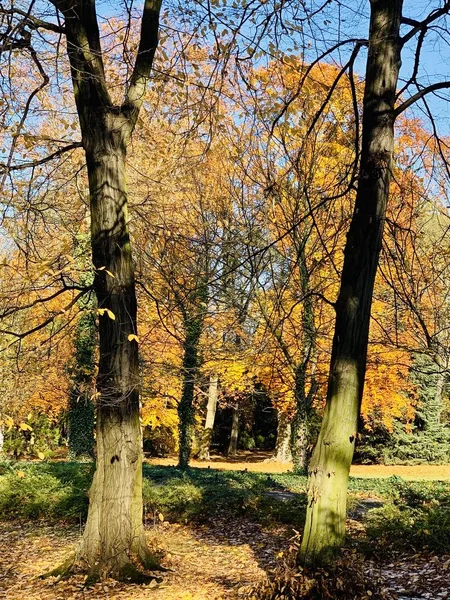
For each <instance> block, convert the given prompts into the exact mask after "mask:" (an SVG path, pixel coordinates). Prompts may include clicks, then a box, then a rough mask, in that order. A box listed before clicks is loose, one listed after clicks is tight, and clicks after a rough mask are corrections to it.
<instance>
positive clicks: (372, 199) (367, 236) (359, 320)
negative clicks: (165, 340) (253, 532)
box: [299, 0, 402, 563]
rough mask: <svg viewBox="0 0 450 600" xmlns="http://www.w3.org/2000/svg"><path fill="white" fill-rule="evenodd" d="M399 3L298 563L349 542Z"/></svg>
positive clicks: (387, 17)
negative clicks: (346, 538) (351, 473)
mask: <svg viewBox="0 0 450 600" xmlns="http://www.w3.org/2000/svg"><path fill="white" fill-rule="evenodd" d="M401 9H402V0H372V1H371V24H370V38H369V53H368V59H367V71H366V85H365V93H364V109H363V138H362V152H361V163H360V174H359V180H358V192H357V195H356V201H355V210H354V214H353V218H352V222H351V225H350V229H349V233H348V236H347V244H346V247H345V259H344V266H343V271H342V276H341V287H340V292H339V296H338V300H337V303H336V325H335V333H334V339H333V348H332V356H331V364H330V375H329V381H328V392H327V403H326V408H325V413H324V417H323V421H322V427H321V431H320V435H319V439H318V441H317V444H316V447H315V449H314V453H313V456H312V459H311V462H310V465H309V479H308V506H307V514H306V522H305V529H304V535H303V540H302V546H301V550H300V554H299V560H300V562H303V563H316V562H326V561H327V560H329V559H330V558H331V557H332V556H333V555H334V552H335V550H336V549H337V548H338V547H339V546H341V545H342V543H343V541H344V536H345V518H346V500H347V485H348V476H349V470H350V465H351V461H352V458H353V452H354V447H355V439H356V435H357V424H358V416H359V411H360V404H361V399H362V394H363V386H364V376H365V369H366V356H367V343H368V335H369V322H370V309H371V304H372V293H373V286H374V281H375V276H376V271H377V265H378V257H379V253H380V248H381V242H382V234H383V224H384V218H385V214H386V205H387V201H388V197H389V184H390V181H391V175H392V155H393V146H394V120H395V114H394V106H395V95H396V86H397V81H398V72H399V67H400V50H401V41H400V36H399V30H400V18H401Z"/></svg>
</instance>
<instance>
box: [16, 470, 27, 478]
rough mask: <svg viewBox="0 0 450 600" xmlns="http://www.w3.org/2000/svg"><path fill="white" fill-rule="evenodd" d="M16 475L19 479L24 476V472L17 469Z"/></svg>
mask: <svg viewBox="0 0 450 600" xmlns="http://www.w3.org/2000/svg"><path fill="white" fill-rule="evenodd" d="M17 477H19V479H23V478H24V477H25V473H24V472H23V471H17Z"/></svg>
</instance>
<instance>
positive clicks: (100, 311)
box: [97, 308, 116, 321]
mask: <svg viewBox="0 0 450 600" xmlns="http://www.w3.org/2000/svg"><path fill="white" fill-rule="evenodd" d="M97 313H98V314H99V315H100V316H101V317H102V316H103V315H104V314H105V313H106V314H107V315H108V317H109V318H110V319H112V320H113V321H115V320H116V315H115V314H114V313H113V311H112V310H109V308H97Z"/></svg>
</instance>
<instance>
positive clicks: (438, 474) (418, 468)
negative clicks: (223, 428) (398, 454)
mask: <svg viewBox="0 0 450 600" xmlns="http://www.w3.org/2000/svg"><path fill="white" fill-rule="evenodd" d="M147 462H149V463H150V464H152V465H165V466H173V465H176V464H177V459H176V457H169V458H150V459H148V460H147ZM190 464H191V466H192V467H198V468H204V469H205V468H208V467H210V468H211V469H223V470H236V471H243V470H245V469H247V470H248V471H252V472H255V473H287V472H288V471H291V470H292V464H291V463H287V464H284V463H277V462H273V461H271V460H270V453H268V452H249V451H242V452H240V453H239V454H238V455H237V456H236V457H235V458H233V459H231V460H225V459H224V457H223V456H221V455H213V456H212V457H211V460H210V461H198V460H193V461H191V463H190ZM350 475H352V476H353V477H391V476H392V475H398V476H399V477H402V478H403V479H411V480H412V479H418V480H420V479H422V480H425V479H426V480H444V479H450V465H413V466H396V465H352V468H351V471H350Z"/></svg>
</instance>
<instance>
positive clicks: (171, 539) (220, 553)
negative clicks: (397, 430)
mask: <svg viewBox="0 0 450 600" xmlns="http://www.w3.org/2000/svg"><path fill="white" fill-rule="evenodd" d="M268 459H269V455H268V454H265V453H251V454H250V453H245V452H243V453H240V454H239V455H238V456H237V457H236V458H235V459H234V460H232V461H224V460H223V458H220V457H213V458H212V461H210V463H198V462H195V461H194V463H193V465H192V466H196V467H205V468H208V467H210V469H211V471H209V472H205V471H203V470H202V471H198V470H197V471H196V470H195V469H194V470H192V473H191V475H190V479H189V480H187V479H186V478H184V476H183V477H182V478H181V479H180V475H179V473H178V471H176V470H174V469H162V470H161V469H160V467H148V466H147V471H151V469H153V471H152V472H151V473H147V476H148V475H149V474H150V475H151V476H152V477H154V478H155V482H156V487H157V488H158V487H159V488H160V489H163V490H166V489H167V490H168V491H170V490H172V493H174V494H175V495H179V494H181V493H182V492H183V489H184V492H183V493H185V494H187V493H191V492H190V490H191V487H190V486H194V487H195V486H196V487H195V489H200V490H203V492H204V495H205V497H207V498H209V504H208V503H207V502H205V501H204V500H203V501H202V504H200V505H199V506H201V507H202V510H203V508H204V510H205V511H206V510H207V509H208V507H209V509H211V507H212V512H211V513H208V514H207V518H206V519H205V520H203V521H202V520H200V521H198V520H196V521H194V522H192V523H191V522H189V523H187V522H185V520H184V517H183V518H181V519H178V522H168V517H167V515H166V517H163V518H165V520H163V521H162V522H160V520H159V516H162V515H161V513H160V512H158V511H156V512H154V513H151V511H150V512H147V518H148V519H149V521H148V522H147V524H146V525H147V535H148V540H149V543H150V544H152V545H154V546H157V547H161V548H162V549H164V551H165V558H164V565H165V566H167V567H168V568H169V570H168V571H167V572H166V573H164V574H163V575H162V576H161V581H160V582H156V581H154V582H152V583H151V584H149V585H145V586H135V585H131V584H126V583H118V582H116V581H110V580H108V581H106V582H105V583H101V584H97V585H96V586H94V587H92V588H85V587H83V577H82V576H75V577H72V578H70V579H69V580H66V581H58V580H57V579H55V578H47V579H40V578H39V576H40V575H42V574H44V573H46V572H48V571H49V570H51V569H53V568H55V566H57V565H59V564H62V563H63V562H64V560H65V558H66V557H67V556H68V555H69V554H70V553H71V552H72V551H73V550H74V548H75V547H76V544H77V541H78V540H79V538H80V535H81V530H82V524H81V523H80V524H79V525H78V526H74V525H73V520H72V522H71V524H68V523H67V522H62V521H57V520H55V518H53V521H52V522H50V521H48V522H47V521H44V520H43V519H42V518H40V519H38V520H33V521H30V520H24V519H22V520H19V519H14V520H10V521H6V520H4V521H0V540H1V542H0V548H1V552H0V598H4V599H5V600H42V599H45V600H63V599H64V600H71V599H76V600H81V599H86V600H94V599H98V600H107V599H115V600H125V599H126V600H146V599H152V600H228V599H229V600H239V599H240V598H242V597H243V594H244V592H245V590H246V589H248V588H249V586H251V585H252V584H255V583H257V582H258V581H262V580H263V579H264V578H265V577H266V575H267V573H268V572H270V571H271V570H272V569H273V568H274V567H276V565H277V564H279V563H280V561H283V560H284V559H283V553H284V551H285V550H286V547H287V546H288V545H289V538H290V536H291V535H292V522H290V523H291V524H290V525H282V524H280V522H278V521H273V519H272V520H271V521H270V523H268V524H266V525H261V524H259V523H256V522H254V517H255V515H256V516H257V515H258V514H259V516H261V512H259V513H258V512H257V511H254V512H253V513H251V512H250V513H248V514H243V515H242V516H241V515H240V513H236V514H239V516H234V517H233V516H230V515H228V516H225V515H224V514H222V512H220V510H219V512H218V508H217V503H216V500H215V496H212V497H211V496H210V494H211V493H212V492H213V491H214V490H215V488H218V489H219V490H222V496H220V497H219V498H222V497H223V495H225V498H226V503H227V505H228V504H229V503H230V501H231V499H232V498H233V502H234V503H235V505H236V502H237V501H238V500H239V498H241V496H239V494H238V495H236V492H239V491H240V490H241V487H242V486H244V485H245V484H248V485H249V486H250V487H249V491H252V490H254V489H256V491H257V492H258V490H259V488H253V487H251V486H253V485H256V483H257V482H256V483H255V482H253V479H255V478H259V480H261V481H262V491H261V490H260V491H259V492H258V493H260V494H262V498H263V499H264V498H266V499H267V497H270V498H271V497H272V496H274V497H275V496H276V497H277V501H278V502H282V503H284V502H285V501H286V506H287V505H288V503H289V502H290V501H292V498H294V499H295V497H297V496H298V495H299V494H300V495H301V494H302V493H304V492H302V491H301V490H302V489H303V488H302V486H304V485H305V482H304V478H303V480H302V481H303V483H302V481H300V480H299V481H297V482H295V481H293V480H294V479H295V478H292V481H291V480H290V484H291V491H289V489H288V491H286V490H284V489H282V488H280V489H278V487H277V482H276V481H275V480H278V479H279V480H280V481H284V482H285V481H286V476H285V475H278V476H277V475H273V476H272V478H271V477H270V476H268V477H267V481H266V478H265V476H260V475H254V476H253V475H251V472H256V473H263V472H266V473H274V474H279V473H284V472H286V471H289V470H290V468H291V467H290V465H280V464H277V463H274V462H271V461H270V460H268ZM147 462H151V463H152V464H163V465H170V464H174V460H173V459H158V460H156V459H153V460H151V461H147ZM46 465H47V466H46ZM58 465H60V466H61V469H60V471H61V473H60V475H62V474H63V470H64V469H69V470H68V471H67V474H70V478H71V480H72V477H73V474H74V473H75V471H74V468H75V469H77V470H78V471H83V469H82V466H81V465H80V466H77V465H75V467H74V465H73V464H72V466H70V465H67V466H64V465H63V463H58V464H53V466H58ZM29 466H30V465H26V464H24V466H21V465H19V466H17V467H16V468H15V470H13V471H11V473H10V474H9V475H5V477H9V478H10V479H9V480H10V481H13V485H14V486H15V487H16V488H18V486H17V485H16V483H15V481H16V480H15V479H14V478H16V477H17V481H20V482H26V481H27V480H28V477H29V475H28V471H27V470H26V469H27V468H29ZM51 466H52V463H33V466H31V467H30V468H31V469H35V468H38V469H42V470H45V469H47V470H48V468H49V467H51ZM213 469H227V472H224V473H222V474H219V473H217V471H213ZM231 469H232V470H234V471H235V472H236V473H235V474H232V473H229V470H231ZM160 471H161V472H160ZM245 471H248V474H246V473H245ZM52 472H53V475H55V476H56V475H58V472H56V471H52ZM8 473H9V471H8ZM352 473H353V475H355V476H357V477H367V478H373V477H383V476H386V477H389V476H391V475H399V476H401V477H402V478H404V479H427V480H429V479H436V480H444V482H443V483H441V484H438V483H436V484H435V483H430V482H424V483H422V484H418V485H420V489H422V488H423V493H424V494H425V495H424V498H425V500H426V501H424V502H422V499H420V506H422V504H423V505H424V506H425V505H426V506H429V507H430V509H429V510H430V512H429V513H426V511H425V512H422V513H420V514H422V516H423V515H424V514H427V515H431V516H432V515H433V514H434V513H433V511H437V514H438V531H437V534H439V531H442V532H443V534H445V535H447V534H446V532H447V529H448V528H450V526H449V523H448V522H446V521H445V519H446V518H447V521H448V520H449V519H450V513H449V512H448V507H447V502H448V501H447V498H448V497H449V494H450V486H449V484H448V483H447V480H449V479H450V466H449V465H447V466H428V465H426V466H415V467H384V466H356V467H353V468H352ZM200 475H201V476H200ZM169 476H170V477H169ZM167 477H169V479H168V483H167V487H162V486H163V485H166V484H164V481H166V479H167ZM205 477H206V479H205ZM261 477H262V479H261ZM227 478H228V479H227ZM210 480H211V481H210ZM246 480H248V481H247V482H246ZM32 481H33V480H32V478H31V479H30V482H32ZM46 481H47V480H46ZM384 481H389V480H383V482H384ZM214 482H215V483H214ZM353 482H354V483H355V485H357V486H358V487H357V493H356V494H355V492H353V500H352V503H351V505H350V510H349V523H348V525H349V529H350V533H351V536H350V537H352V536H353V535H355V539H357V538H358V532H363V530H364V527H365V526H363V518H364V515H365V514H366V513H367V510H369V509H370V508H372V507H373V506H377V505H380V504H381V505H382V504H383V503H384V502H385V500H384V499H383V497H379V496H378V495H377V490H378V489H380V490H381V492H382V486H381V487H380V484H379V483H375V480H370V481H369V480H365V481H364V480H353ZM358 482H359V483H358ZM174 484H177V485H178V487H172V488H171V487H170V485H172V486H173V485H174ZM194 484H195V485H194ZM269 485H272V488H273V491H267V489H268V488H267V487H266V486H269ZM384 485H385V484H384V483H383V486H384ZM389 485H391V486H394V488H395V489H397V488H396V487H395V486H397V483H396V481H395V480H394V483H391V484H389ZM399 485H400V488H401V486H402V485H403V484H401V483H400V484H399ZM408 485H411V486H414V485H415V484H408ZM180 486H181V487H180ZM182 486H185V488H183V487H182ZM208 486H209V487H208ZM211 486H213V487H211ZM227 486H228V487H227ZM233 486H234V487H233ZM236 486H237V487H236ZM292 486H293V487H292ZM296 486H297V487H296ZM436 486H437V487H436ZM272 488H270V489H272ZM389 489H391V488H389ZM411 489H412V488H411ZM358 490H360V491H359V492H358ZM410 492H411V490H409V492H408V493H410ZM416 492H417V490H416ZM164 493H166V492H165V491H164ZM233 493H234V496H232V494H233ZM255 493H256V492H255ZM426 494H431V496H427V495H426ZM439 494H440V495H439ZM47 495H48V494H47ZM284 497H286V498H284ZM437 497H439V498H440V499H441V500H440V501H441V502H442V504H439V502H438V501H435V500H433V499H432V500H431V501H430V498H437ZM242 498H244V500H245V499H246V498H247V496H245V495H243V496H242ZM258 498H259V499H261V498H260V496H258ZM420 498H421V497H420ZM172 501H173V498H172ZM411 501H412V502H413V504H412V506H418V505H417V498H415V497H414V496H413V497H412V500H411ZM24 502H25V500H24V497H23V496H20V503H21V505H22V506H23V503H24ZM414 502H416V504H414ZM433 502H437V505H436V506H437V508H436V506H435V504H433ZM269 504H271V502H269ZM170 506H171V505H170V502H169V503H168V508H170ZM264 506H265V505H264ZM294 506H296V505H294ZM402 506H403V505H402ZM433 507H434V508H433ZM266 508H267V507H266ZM260 510H262V509H261V508H260ZM414 510H415V509H414ZM424 510H425V509H424ZM426 510H428V509H426ZM446 510H447V512H445V511H446ZM164 512H165V510H164ZM150 514H153V518H150V517H149V515H150ZM196 514H197V516H198V513H196ZM274 514H277V515H281V514H282V513H280V512H276V513H274ZM296 514H297V513H296ZM408 514H409V513H408ZM411 514H412V513H411ZM414 514H416V513H414ZM417 514H418V513H417ZM445 515H447V516H445ZM41 516H42V515H41ZM47 516H48V515H47ZM63 516H64V518H66V513H64V515H63ZM46 518H47V517H46ZM394 518H396V517H394ZM252 519H253V520H252ZM430 519H431V517H430ZM169 520H170V521H171V520H172V519H171V517H170V518H169ZM261 522H265V521H261ZM429 522H430V523H431V525H432V524H433V522H432V520H431V521H429ZM427 523H428V521H427ZM444 523H445V527H446V529H444ZM431 525H428V524H427V525H424V526H422V527H423V528H425V527H429V526H430V527H431ZM396 527H397V525H396ZM407 527H408V528H409V525H407ZM395 531H397V529H396V530H395ZM399 531H400V530H399ZM402 531H403V534H404V533H405V530H402ZM394 533H395V532H394ZM419 533H420V531H419ZM422 534H426V536H425V537H426V539H428V537H427V536H428V535H434V534H435V532H433V531H432V532H431V534H430V532H428V531H427V530H425V529H423V531H422ZM414 535H415V533H414ZM422 536H423V535H422ZM408 539H411V537H410V538H408ZM446 539H447V538H446ZM427 544H428V542H426V543H425V546H423V549H422V550H420V551H419V552H418V551H417V550H416V549H413V548H412V546H408V545H406V546H404V547H402V548H400V549H397V548H394V549H393V551H391V549H390V547H389V541H388V542H387V544H386V546H384V547H383V548H384V550H383V552H382V555H380V553H379V552H378V551H377V552H376V553H375V555H374V553H373V552H372V553H370V552H369V554H368V555H367V558H366V562H365V569H366V571H367V573H368V574H369V577H377V578H381V581H382V585H383V587H384V588H385V589H387V590H389V592H390V593H392V596H391V597H392V598H398V599H400V600H413V599H414V600H416V599H423V600H447V599H449V598H450V593H449V591H448V590H449V585H448V581H449V580H450V556H449V555H448V552H449V550H448V548H449V545H448V544H446V546H445V549H444V550H443V551H439V552H438V553H433V552H431V551H430V550H428V549H427ZM446 552H447V553H446Z"/></svg>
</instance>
